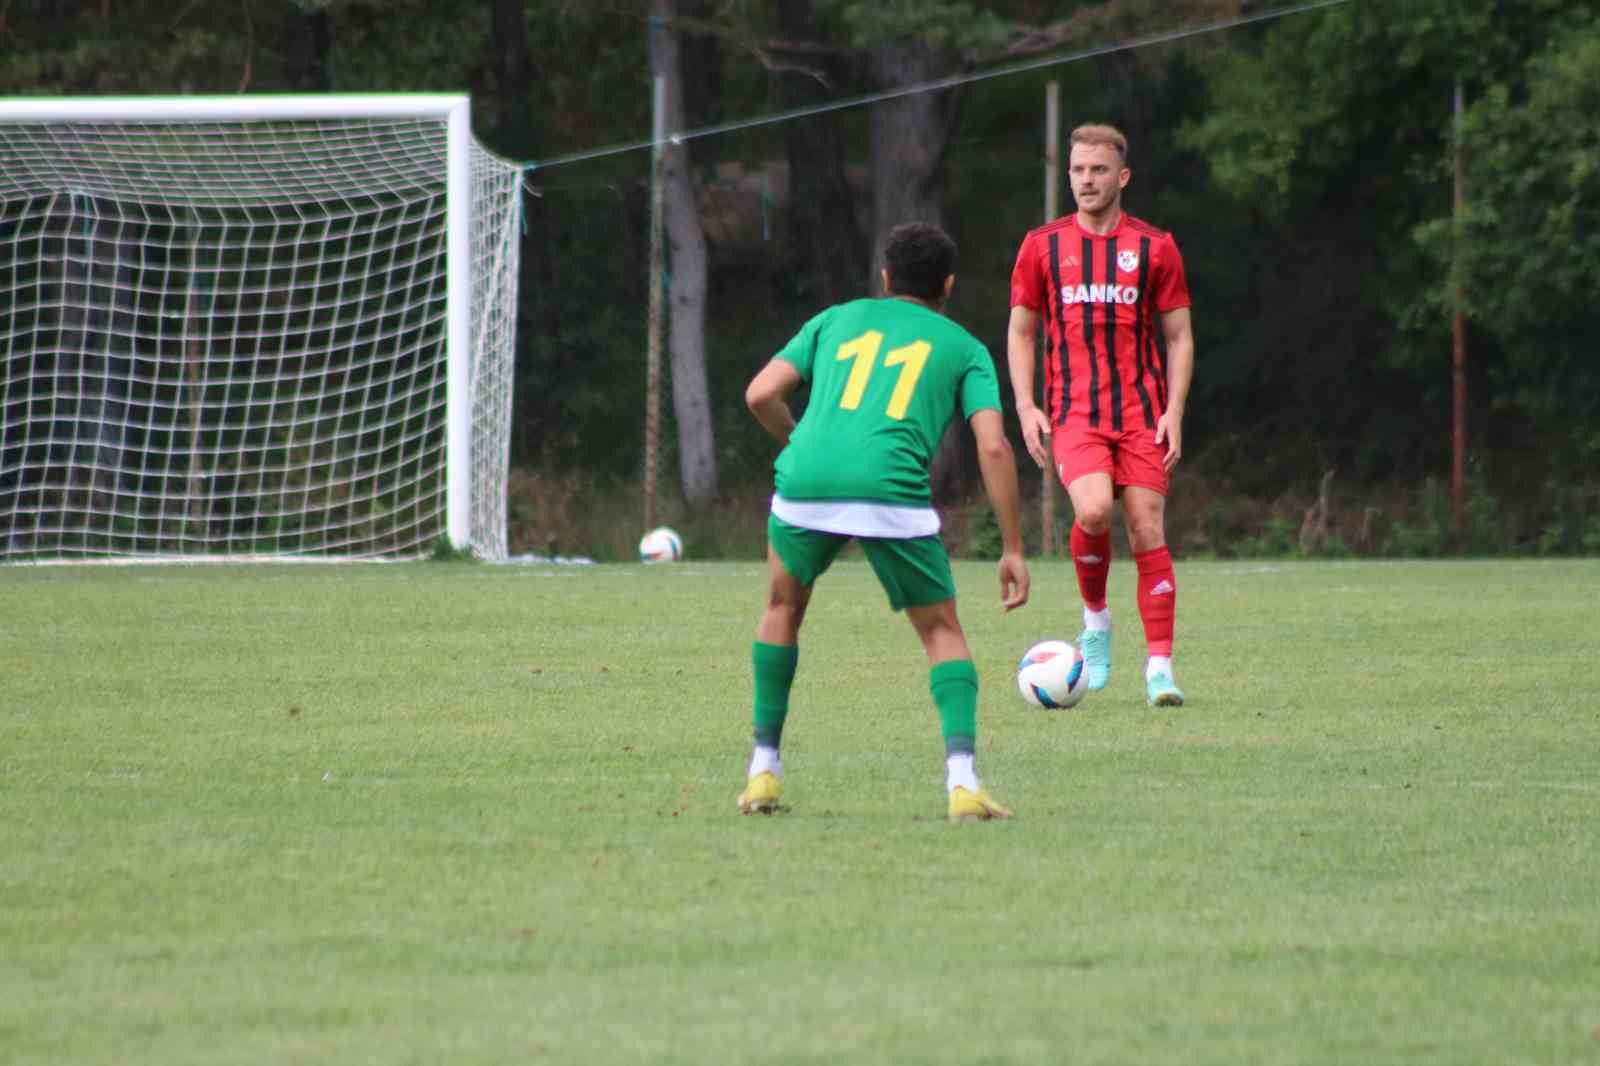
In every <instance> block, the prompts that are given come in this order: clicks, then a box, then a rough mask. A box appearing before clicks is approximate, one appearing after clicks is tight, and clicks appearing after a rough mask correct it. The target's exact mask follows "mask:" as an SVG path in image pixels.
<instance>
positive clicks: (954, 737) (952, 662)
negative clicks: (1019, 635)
mask: <svg viewBox="0 0 1600 1066" xmlns="http://www.w3.org/2000/svg"><path fill="white" fill-rule="evenodd" d="M928 688H929V689H930V690H931V691H932V692H933V703H934V706H936V707H938V708H939V725H940V731H941V732H942V733H943V734H944V753H945V755H946V756H950V755H971V754H972V753H973V752H974V750H976V748H977V742H978V668H977V667H975V666H973V665H972V660H971V659H947V660H945V661H944V662H942V663H935V664H934V666H933V667H932V669H930V670H929V671H928Z"/></svg>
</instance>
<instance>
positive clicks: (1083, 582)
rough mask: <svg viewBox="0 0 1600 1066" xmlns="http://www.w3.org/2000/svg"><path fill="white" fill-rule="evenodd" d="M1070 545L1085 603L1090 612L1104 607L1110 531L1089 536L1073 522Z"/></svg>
mask: <svg viewBox="0 0 1600 1066" xmlns="http://www.w3.org/2000/svg"><path fill="white" fill-rule="evenodd" d="M1068 547H1069V548H1070V549H1071V551H1072V565H1073V566H1074V567H1076V568H1077V571H1078V591H1079V592H1080V593H1082V595H1083V605H1084V606H1085V607H1087V608H1089V610H1091V611H1103V610H1105V609H1106V575H1107V574H1109V573H1110V572H1111V530H1109V529H1107V530H1106V531H1105V532H1104V533H1101V534H1099V535H1098V536H1090V535H1089V534H1087V533H1085V532H1084V531H1083V529H1082V528H1081V527H1079V525H1078V523H1076V522H1074V523H1072V535H1071V537H1069V538H1068ZM1142 609H1143V608H1141V610H1142Z"/></svg>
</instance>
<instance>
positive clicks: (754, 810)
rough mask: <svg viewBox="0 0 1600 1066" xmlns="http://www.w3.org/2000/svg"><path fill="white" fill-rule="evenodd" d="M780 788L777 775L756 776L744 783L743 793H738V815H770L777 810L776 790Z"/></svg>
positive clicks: (781, 784)
mask: <svg viewBox="0 0 1600 1066" xmlns="http://www.w3.org/2000/svg"><path fill="white" fill-rule="evenodd" d="M782 786H783V782H782V781H781V780H780V779H779V778H778V775H777V774H774V773H771V772H767V773H760V774H756V775H755V776H754V777H752V778H751V779H750V780H749V781H748V782H746V783H745V786H744V791H743V792H741V793H739V813H740V814H771V813H772V812H773V811H775V810H777V809H778V790H779V789H780V788H781V787H782Z"/></svg>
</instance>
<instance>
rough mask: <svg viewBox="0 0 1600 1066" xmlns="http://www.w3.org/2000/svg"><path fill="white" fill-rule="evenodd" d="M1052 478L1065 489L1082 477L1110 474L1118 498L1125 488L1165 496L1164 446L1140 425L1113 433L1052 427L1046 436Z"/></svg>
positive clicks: (1152, 433) (1165, 448)
mask: <svg viewBox="0 0 1600 1066" xmlns="http://www.w3.org/2000/svg"><path fill="white" fill-rule="evenodd" d="M1050 453H1051V455H1052V456H1054V458H1055V461H1056V476H1057V477H1059V478H1060V479H1061V484H1062V485H1063V486H1069V485H1071V484H1072V483H1073V482H1074V481H1076V480H1078V479H1079V478H1080V477H1082V476H1083V475H1085V474H1102V473H1103V474H1110V475H1111V486H1112V491H1113V492H1115V493H1116V494H1117V495H1118V496H1120V495H1122V490H1123V489H1125V488H1127V487H1128V486H1129V485H1137V486H1139V487H1140V488H1144V489H1152V490H1154V491H1156V492H1159V493H1161V495H1163V496H1165V495H1166V494H1167V468H1166V457H1167V445H1166V442H1165V441H1163V442H1161V443H1160V444H1157V443H1156V431H1155V430H1153V429H1146V428H1145V427H1143V426H1141V427H1139V428H1138V429H1127V430H1123V431H1122V432H1120V433H1118V432H1113V431H1111V430H1105V429H1090V428H1089V427H1087V426H1072V427H1070V428H1069V427H1067V426H1056V427H1055V430H1054V432H1052V433H1051V434H1050Z"/></svg>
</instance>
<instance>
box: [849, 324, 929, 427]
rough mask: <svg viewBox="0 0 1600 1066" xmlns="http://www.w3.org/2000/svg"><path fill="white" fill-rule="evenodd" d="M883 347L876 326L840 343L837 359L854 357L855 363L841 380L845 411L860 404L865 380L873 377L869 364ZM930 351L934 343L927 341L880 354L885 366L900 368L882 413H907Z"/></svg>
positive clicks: (898, 415)
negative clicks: (848, 376) (847, 378)
mask: <svg viewBox="0 0 1600 1066" xmlns="http://www.w3.org/2000/svg"><path fill="white" fill-rule="evenodd" d="M882 346H883V334H882V333H879V332H878V331H877V330H875V329H869V330H867V332H865V333H863V334H862V335H861V336H859V337H857V338H855V339H854V340H848V341H845V342H844V343H843V344H841V345H839V352H838V354H837V355H836V356H835V357H834V358H836V359H853V360H855V365H853V366H852V367H851V368H850V378H849V380H848V381H846V382H845V383H844V395H843V396H841V397H839V406H840V407H842V408H844V409H845V410H846V411H854V410H855V409H856V408H858V407H860V406H861V397H862V396H863V395H864V394H865V393H866V391H867V379H868V378H869V377H871V376H872V366H873V364H874V363H876V362H877V361H878V349H879V348H881V347H882ZM931 351H933V345H931V344H929V343H928V342H927V341H914V342H913V343H911V344H907V345H904V346H902V347H899V348H890V349H889V351H888V353H887V354H886V355H885V356H884V357H883V365H884V366H898V367H900V368H901V369H900V377H899V380H897V381H896V382H895V384H894V394H893V395H891V396H890V397H889V406H888V407H887V408H885V409H884V413H885V414H887V415H888V416H889V417H890V418H893V419H895V420H896V421H898V420H900V419H902V418H904V417H905V416H906V408H908V407H910V406H911V394H912V392H913V391H915V390H916V387H917V378H919V377H921V376H922V368H923V366H924V365H925V364H926V363H927V362H928V353H929V352H931Z"/></svg>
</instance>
